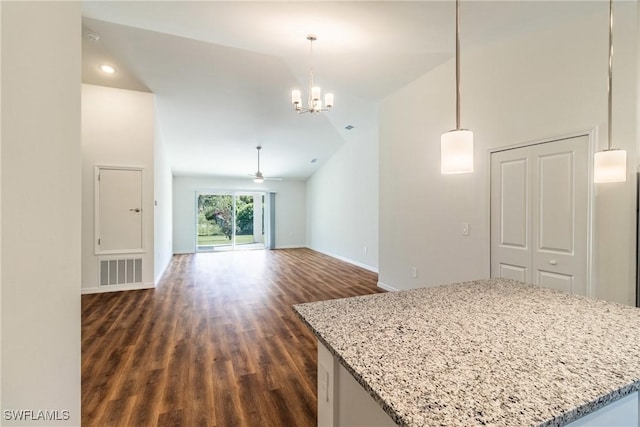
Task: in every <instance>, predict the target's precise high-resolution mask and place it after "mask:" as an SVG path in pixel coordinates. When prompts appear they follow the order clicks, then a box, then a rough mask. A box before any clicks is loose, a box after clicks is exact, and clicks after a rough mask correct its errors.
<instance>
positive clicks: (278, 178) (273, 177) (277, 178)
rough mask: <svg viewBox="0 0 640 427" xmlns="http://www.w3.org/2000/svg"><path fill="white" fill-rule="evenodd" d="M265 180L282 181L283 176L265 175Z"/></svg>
mask: <svg viewBox="0 0 640 427" xmlns="http://www.w3.org/2000/svg"><path fill="white" fill-rule="evenodd" d="M264 180H265V181H282V177H279V176H265V177H264Z"/></svg>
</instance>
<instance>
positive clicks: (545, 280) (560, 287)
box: [538, 270, 575, 293]
mask: <svg viewBox="0 0 640 427" xmlns="http://www.w3.org/2000/svg"><path fill="white" fill-rule="evenodd" d="M574 282H575V278H574V277H573V276H570V275H566V274H558V273H553V272H551V271H543V270H538V284H539V285H540V286H544V287H545V288H551V289H555V290H557V291H563V292H569V293H574V292H575V290H574V287H573V284H574Z"/></svg>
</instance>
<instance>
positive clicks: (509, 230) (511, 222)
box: [491, 151, 531, 282]
mask: <svg viewBox="0 0 640 427" xmlns="http://www.w3.org/2000/svg"><path fill="white" fill-rule="evenodd" d="M491 164H492V169H491V254H492V262H491V276H492V277H510V278H514V279H515V280H519V281H521V282H531V269H530V268H527V266H529V267H530V266H531V245H530V243H529V240H530V238H529V236H530V224H531V220H530V208H529V198H530V197H529V193H530V190H529V188H530V178H529V175H530V173H529V159H528V157H527V152H526V151H521V152H518V153H512V152H510V151H503V152H499V153H494V154H493V155H492V156H491ZM503 266H504V267H503Z"/></svg>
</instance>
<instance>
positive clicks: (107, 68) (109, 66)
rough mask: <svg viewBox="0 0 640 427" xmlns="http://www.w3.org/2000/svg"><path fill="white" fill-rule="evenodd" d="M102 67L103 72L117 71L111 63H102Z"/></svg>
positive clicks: (111, 72)
mask: <svg viewBox="0 0 640 427" xmlns="http://www.w3.org/2000/svg"><path fill="white" fill-rule="evenodd" d="M100 69H101V70H102V71H103V72H105V73H107V74H113V73H115V72H116V69H115V68H113V67H112V66H111V65H107V64H102V65H100Z"/></svg>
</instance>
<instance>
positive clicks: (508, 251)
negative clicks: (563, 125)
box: [491, 136, 589, 295]
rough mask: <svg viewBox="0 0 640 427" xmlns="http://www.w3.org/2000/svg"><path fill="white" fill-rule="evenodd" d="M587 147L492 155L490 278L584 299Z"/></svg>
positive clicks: (580, 143) (578, 142)
mask: <svg viewBox="0 0 640 427" xmlns="http://www.w3.org/2000/svg"><path fill="white" fill-rule="evenodd" d="M588 148H589V141H588V137H587V136H580V137H575V138H569V139H565V140H559V141H553V142H549V143H544V144H537V145H531V146H527V147H521V148H516V149H512V150H505V151H501V152H496V153H493V154H492V155H491V275H492V277H505V278H513V279H515V280H521V279H520V277H522V276H524V278H525V280H524V281H525V282H531V283H535V284H539V285H541V286H546V287H550V288H554V289H559V290H564V291H567V292H574V293H578V294H582V295H586V293H587V284H586V280H587V243H588V242H587V231H588V224H587V218H588V195H587V191H588V176H587V165H588V161H589V159H588V151H589V150H588ZM514 266H515V267H514Z"/></svg>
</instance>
